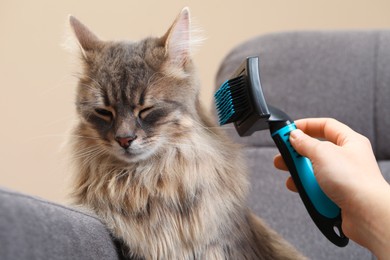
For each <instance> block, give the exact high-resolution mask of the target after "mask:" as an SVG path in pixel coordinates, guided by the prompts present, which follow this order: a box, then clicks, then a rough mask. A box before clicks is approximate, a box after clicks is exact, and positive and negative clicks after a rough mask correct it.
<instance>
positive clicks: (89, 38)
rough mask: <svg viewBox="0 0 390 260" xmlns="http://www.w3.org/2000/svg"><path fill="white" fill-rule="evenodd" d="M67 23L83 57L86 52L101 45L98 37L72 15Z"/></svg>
mask: <svg viewBox="0 0 390 260" xmlns="http://www.w3.org/2000/svg"><path fill="white" fill-rule="evenodd" d="M69 24H70V27H71V28H72V30H73V33H74V35H75V36H76V38H77V41H78V45H79V46H80V49H81V51H82V54H83V56H84V57H85V58H86V55H87V52H89V51H93V50H96V49H98V48H99V47H100V46H101V43H102V42H101V41H100V40H99V38H98V37H97V36H96V35H95V34H94V33H93V32H91V31H90V30H89V29H88V28H87V27H86V26H85V25H84V24H82V23H81V22H80V21H79V20H77V19H76V18H75V17H74V16H71V15H70V16H69Z"/></svg>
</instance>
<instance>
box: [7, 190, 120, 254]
mask: <svg viewBox="0 0 390 260" xmlns="http://www.w3.org/2000/svg"><path fill="white" fill-rule="evenodd" d="M0 252H1V253H0V254H1V257H0V258H1V259H2V260H14V259H18V260H23V259H29V260H31V259H32V260H33V259H51V260H57V259H83V260H84V259H91V260H92V259H118V256H117V253H116V249H115V246H114V244H113V242H112V240H111V237H110V234H109V232H108V231H107V230H106V228H105V226H104V225H103V224H102V223H101V222H100V220H99V219H98V218H96V217H95V216H93V215H89V214H86V213H83V212H81V211H78V210H75V209H71V208H67V207H64V206H61V205H58V204H55V203H51V202H48V201H45V200H42V199H39V198H35V197H32V196H27V195H23V194H21V193H17V192H13V191H10V190H6V189H0Z"/></svg>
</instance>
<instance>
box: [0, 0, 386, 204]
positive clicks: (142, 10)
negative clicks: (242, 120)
mask: <svg viewBox="0 0 390 260" xmlns="http://www.w3.org/2000/svg"><path fill="white" fill-rule="evenodd" d="M97 2H99V3H97ZM186 5H188V6H189V7H190V8H191V11H192V15H193V16H194V17H195V20H196V21H197V24H198V25H200V26H201V27H202V28H203V29H204V31H205V35H206V36H207V40H206V42H205V43H204V45H203V47H201V48H200V49H199V50H198V52H197V54H196V56H195V58H196V62H197V65H198V67H199V70H200V75H201V80H202V83H203V93H202V98H203V99H204V101H205V102H206V103H207V104H210V102H211V93H212V87H213V80H214V75H215V73H216V70H217V66H218V64H219V62H220V61H221V59H222V58H223V57H224V55H226V53H227V52H228V51H229V50H230V49H231V48H232V47H233V46H235V45H236V44H238V43H239V42H242V41H244V40H246V39H248V38H250V37H253V36H255V35H259V34H264V33H268V32H275V31H286V30H301V29H304V30H307V29H344V28H354V29H360V28H390V14H389V10H390V1H388V0H382V1H380V0H366V1H359V0H344V1H340V0H337V1H336V0H331V1H329V0H328V1H312V0H294V1H292V0H285V1H283V0H277V1H269V0H267V1H266V0H257V1H255V0H240V1H237V0H234V1H231V0H223V1H222V0H215V1H214V0H208V1H202V0H198V1H189V0H187V1H184V0H181V1H180V0H169V1H152V0H143V1H135V0H126V1H114V0H113V1H76V0H67V1H49V0H47V1H44V0H36V1H27V0H26V1H18V0H12V1H11V0H0V87H1V92H0V112H1V116H0V122H1V127H0V186H6V187H9V188H12V189H16V190H19V191H22V192H26V193H30V194H34V195H38V196H41V197H44V198H47V199H50V200H54V201H58V202H64V201H65V198H66V182H67V179H68V175H69V174H68V173H67V163H66V160H65V159H64V156H65V154H66V153H64V152H63V151H62V150H61V144H62V143H63V142H64V140H65V137H66V132H67V130H68V129H69V127H70V125H71V123H72V120H73V119H74V107H73V96H74V89H75V78H74V77H73V76H72V66H71V62H70V61H71V59H70V58H69V54H68V53H66V52H65V51H64V50H63V49H62V48H61V47H60V44H61V42H62V36H63V34H64V30H65V22H66V18H67V15H68V14H70V13H71V14H73V15H75V16H76V17H78V18H79V19H80V20H82V21H83V22H84V23H86V24H87V25H88V26H89V27H90V28H92V29H93V30H94V31H95V32H96V33H97V34H98V35H99V36H100V37H101V38H103V39H139V38H141V37H144V36H148V35H161V34H162V33H164V32H165V30H166V29H167V28H168V26H169V25H170V23H171V22H172V21H173V19H174V18H175V17H176V15H177V14H178V12H179V11H180V10H181V8H182V7H183V6H186ZM270 163H271V162H270Z"/></svg>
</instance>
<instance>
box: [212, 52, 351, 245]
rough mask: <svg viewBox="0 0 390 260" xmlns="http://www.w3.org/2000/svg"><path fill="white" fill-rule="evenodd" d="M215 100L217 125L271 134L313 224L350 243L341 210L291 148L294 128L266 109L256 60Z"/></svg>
mask: <svg viewBox="0 0 390 260" xmlns="http://www.w3.org/2000/svg"><path fill="white" fill-rule="evenodd" d="M214 98H215V104H216V107H217V112H218V117H219V123H220V124H221V125H224V124H228V123H234V126H235V128H236V130H237V132H238V134H239V135H240V136H249V135H251V134H253V133H254V132H256V131H261V130H265V129H269V130H270V132H271V136H272V138H273V140H274V142H275V144H276V146H277V147H278V149H279V151H280V153H281V155H282V157H283V159H284V161H285V163H286V165H287V168H288V170H289V172H290V174H291V177H292V179H293V181H294V183H295V186H296V187H297V189H298V192H299V195H300V197H301V199H302V201H303V203H304V205H305V207H306V209H307V211H308V213H309V215H310V216H311V218H312V220H313V221H314V223H315V224H316V225H317V227H318V229H319V230H320V231H321V232H322V233H323V234H324V236H325V237H326V238H328V239H329V240H330V241H331V242H332V243H334V244H335V245H337V246H339V247H344V246H346V245H347V244H348V242H349V239H348V238H347V237H346V236H345V235H344V233H343V231H342V228H341V222H342V220H341V210H340V208H339V207H338V206H337V205H336V204H335V203H334V202H333V201H331V200H330V199H329V198H328V197H327V196H326V195H325V193H324V192H323V191H322V190H321V188H320V186H319V185H318V183H317V180H316V178H315V176H314V172H313V167H312V164H311V162H310V160H309V159H308V158H306V157H303V156H301V155H299V154H298V153H297V152H296V151H295V150H294V148H293V147H292V145H291V144H290V141H289V136H290V132H291V131H292V130H294V129H296V125H295V124H294V122H293V121H292V120H291V118H290V117H289V116H288V115H287V114H286V113H284V112H283V111H281V110H280V109H277V108H275V107H272V106H268V105H267V103H266V101H265V98H264V95H263V90H262V88H261V82H260V71H259V59H258V57H249V58H247V59H246V61H244V63H243V64H242V65H241V66H240V67H239V69H238V70H237V71H236V72H235V74H234V75H233V76H232V78H231V79H229V80H227V81H225V82H224V83H223V84H222V86H221V87H220V89H219V90H218V91H217V92H216V93H215V95H214Z"/></svg>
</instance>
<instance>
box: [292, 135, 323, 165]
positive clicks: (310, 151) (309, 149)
mask: <svg viewBox="0 0 390 260" xmlns="http://www.w3.org/2000/svg"><path fill="white" fill-rule="evenodd" d="M290 142H291V144H292V146H293V147H294V149H295V150H296V151H297V152H298V153H299V154H300V155H303V156H305V157H308V158H309V159H312V158H313V157H315V156H316V153H315V151H316V150H317V147H318V145H320V144H321V141H319V140H317V139H315V138H313V137H311V136H309V135H307V134H305V133H304V132H302V130H300V129H296V130H294V131H291V133H290Z"/></svg>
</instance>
